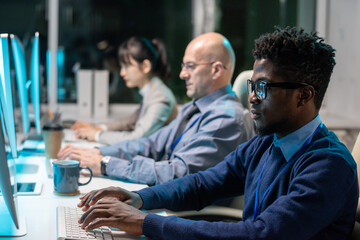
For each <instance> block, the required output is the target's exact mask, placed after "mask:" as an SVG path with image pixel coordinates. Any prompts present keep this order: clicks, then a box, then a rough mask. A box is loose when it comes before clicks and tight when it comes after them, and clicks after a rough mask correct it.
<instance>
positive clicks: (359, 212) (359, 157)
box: [351, 133, 360, 240]
mask: <svg viewBox="0 0 360 240" xmlns="http://www.w3.org/2000/svg"><path fill="white" fill-rule="evenodd" d="M351 154H352V155H353V157H354V159H355V161H356V165H357V174H358V181H359V186H360V133H359V135H358V137H357V139H356V141H355V145H354V148H353V150H352V152H351ZM359 188H360V187H359ZM356 218H357V219H360V201H359V202H358V207H357V209H356ZM351 239H353V240H358V239H360V221H355V225H354V229H353V232H352V237H351Z"/></svg>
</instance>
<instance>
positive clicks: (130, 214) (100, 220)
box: [79, 198, 147, 235]
mask: <svg viewBox="0 0 360 240" xmlns="http://www.w3.org/2000/svg"><path fill="white" fill-rule="evenodd" d="M146 215H147V213H145V212H142V211H140V210H138V209H136V208H134V207H133V206H130V205H128V204H126V203H124V202H122V201H120V200H118V199H115V198H112V199H106V198H103V199H101V200H99V201H97V202H96V204H95V205H92V206H91V207H90V208H89V209H88V210H87V211H86V212H85V213H84V214H83V215H82V217H81V218H80V219H79V223H80V224H82V226H81V227H82V228H83V229H85V230H86V231H90V230H92V229H95V228H98V227H101V226H108V227H114V228H118V229H120V230H123V231H125V232H128V233H131V234H135V235H142V234H143V233H142V225H143V222H144V219H145V217H146Z"/></svg>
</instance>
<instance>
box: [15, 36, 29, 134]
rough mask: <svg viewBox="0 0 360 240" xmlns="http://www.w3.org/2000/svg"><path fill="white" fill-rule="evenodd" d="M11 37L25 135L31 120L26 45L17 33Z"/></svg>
mask: <svg viewBox="0 0 360 240" xmlns="http://www.w3.org/2000/svg"><path fill="white" fill-rule="evenodd" d="M10 38H11V46H12V53H13V58H14V65H15V72H16V74H15V76H16V82H17V87H18V91H19V99H20V108H21V118H22V129H23V133H24V135H26V134H27V133H28V132H29V129H30V120H29V110H28V105H29V100H28V99H29V97H28V92H27V87H26V83H27V77H26V76H27V75H26V66H25V54H24V47H23V45H22V44H21V41H20V40H19V39H18V38H17V37H16V36H15V35H13V34H11V35H10Z"/></svg>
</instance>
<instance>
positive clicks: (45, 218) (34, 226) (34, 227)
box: [2, 154, 146, 240]
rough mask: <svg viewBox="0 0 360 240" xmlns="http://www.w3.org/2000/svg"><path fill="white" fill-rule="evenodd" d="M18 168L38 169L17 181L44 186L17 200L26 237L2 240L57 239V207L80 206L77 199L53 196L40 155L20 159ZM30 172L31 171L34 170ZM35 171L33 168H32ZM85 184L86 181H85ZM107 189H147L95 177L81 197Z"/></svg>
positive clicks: (43, 160) (80, 188) (21, 176)
mask: <svg viewBox="0 0 360 240" xmlns="http://www.w3.org/2000/svg"><path fill="white" fill-rule="evenodd" d="M18 162H19V163H21V164H24V165H26V164H29V165H31V166H38V168H37V171H36V172H35V173H34V172H33V171H30V172H29V173H27V174H18V175H17V179H18V180H20V181H31V180H32V181H34V178H36V179H38V180H41V181H42V182H43V188H42V191H41V194H40V195H37V196H36V195H35V196H19V197H18V207H19V208H18V209H19V213H20V214H21V215H23V216H25V218H26V225H27V234H26V235H25V236H23V237H19V238H2V239H19V240H25V239H26V240H28V239H31V240H34V239H48V240H51V239H56V238H57V235H56V228H57V227H56V226H57V225H56V224H57V223H56V208H57V206H60V205H62V206H71V207H75V206H76V204H77V203H78V202H79V196H80V195H78V196H72V197H64V196H58V195H55V194H54V192H53V189H54V187H53V179H52V178H48V177H47V172H46V167H45V164H46V160H45V157H44V156H42V154H34V156H27V157H20V158H19V160H18ZM31 169H34V168H33V167H32V168H31ZM35 169H36V168H35ZM84 181H85V179H84ZM107 186H119V187H123V188H125V189H127V190H130V191H133V190H139V189H142V188H144V187H146V185H143V184H133V183H126V182H122V181H116V180H111V179H107V178H101V177H94V178H93V179H92V181H91V182H90V183H89V184H88V185H85V186H80V187H79V190H80V194H81V195H82V194H85V193H87V192H89V191H91V190H94V189H99V188H103V187H107Z"/></svg>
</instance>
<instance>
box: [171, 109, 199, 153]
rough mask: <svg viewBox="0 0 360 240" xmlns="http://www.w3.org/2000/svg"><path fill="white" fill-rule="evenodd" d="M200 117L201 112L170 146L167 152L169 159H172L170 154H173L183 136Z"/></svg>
mask: <svg viewBox="0 0 360 240" xmlns="http://www.w3.org/2000/svg"><path fill="white" fill-rule="evenodd" d="M200 117H201V114H200V115H199V116H198V117H197V118H196V119H195V120H194V121H193V122H192V123H191V124H190V126H189V127H188V128H187V129H186V130H185V131H183V132H182V133H181V135H180V136H179V137H178V138H177V139H176V140H175V141H174V142H173V143H172V144H171V146H170V151H169V152H168V153H167V156H168V158H169V159H170V156H171V154H172V152H173V151H174V149H175V147H176V145H177V144H178V143H179V142H180V140H181V138H182V137H183V135H184V134H185V133H186V132H187V131H189V129H190V128H192V127H193V126H194V125H195V123H196V122H197V121H199V119H200Z"/></svg>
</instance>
